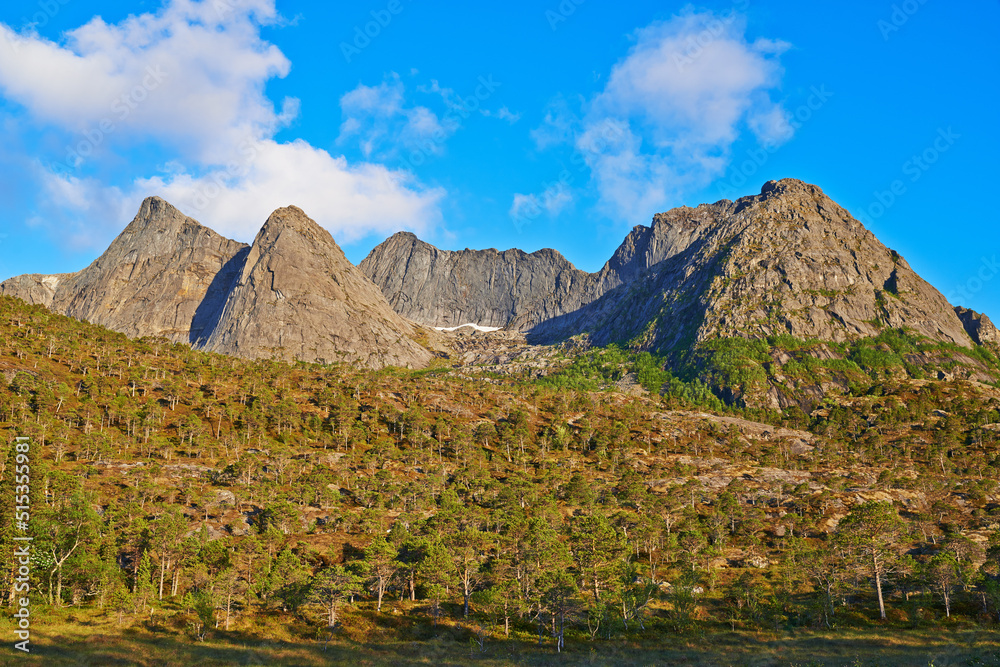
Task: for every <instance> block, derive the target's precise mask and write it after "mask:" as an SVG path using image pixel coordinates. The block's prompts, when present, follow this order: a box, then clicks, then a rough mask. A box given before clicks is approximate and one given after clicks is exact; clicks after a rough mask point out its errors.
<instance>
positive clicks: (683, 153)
mask: <svg viewBox="0 0 1000 667" xmlns="http://www.w3.org/2000/svg"><path fill="white" fill-rule="evenodd" d="M634 38H635V44H634V46H633V47H632V48H631V49H630V51H629V52H628V54H627V55H626V56H625V57H624V58H623V59H622V60H621V61H620V62H619V63H617V64H616V65H615V66H614V68H613V69H612V71H611V74H610V76H609V77H608V82H607V84H606V85H605V87H604V89H603V90H602V91H600V92H599V93H598V94H596V95H594V96H593V97H592V98H590V99H589V100H586V101H584V102H582V103H581V104H579V105H576V104H571V103H570V102H568V101H567V100H565V99H561V98H557V99H556V100H554V101H553V103H552V104H551V105H550V107H549V109H547V112H546V116H545V121H544V122H543V124H542V125H541V126H540V127H538V128H536V130H534V131H533V133H532V137H533V138H534V140H535V143H536V145H537V146H538V147H539V148H540V149H544V148H548V147H550V146H554V145H558V144H570V145H572V146H573V147H574V148H575V149H576V151H577V152H578V153H579V155H581V156H582V159H583V160H584V161H585V163H586V165H587V167H588V168H589V169H590V172H591V176H592V180H593V185H594V186H595V188H596V191H597V193H598V196H599V199H600V206H601V208H602V209H603V211H604V212H605V213H606V214H607V215H609V216H610V217H611V218H612V219H615V220H619V221H627V222H629V223H634V222H635V221H636V220H640V219H644V218H647V217H649V215H651V214H652V213H653V212H655V211H656V210H657V209H660V208H663V207H665V206H667V205H668V204H670V203H672V202H674V201H675V200H677V199H679V198H681V197H682V195H683V193H684V192H686V191H688V190H690V189H692V188H698V187H703V186H705V185H706V184H707V183H708V182H710V181H711V179H713V178H715V177H717V176H719V175H721V174H722V173H724V171H725V168H726V166H727V165H728V163H729V159H730V153H731V148H732V145H733V144H734V143H735V142H736V140H737V139H738V138H739V137H740V136H741V134H742V133H743V132H746V131H748V132H750V133H752V134H753V135H754V136H756V137H757V139H758V141H759V142H761V143H762V144H765V145H769V146H773V145H776V144H779V143H782V142H784V141H787V140H788V139H789V138H790V137H791V136H792V133H793V128H792V126H791V124H790V123H789V120H790V118H789V115H788V113H787V112H786V111H785V110H784V109H783V108H782V107H781V105H780V103H779V102H776V101H774V100H773V99H772V95H773V93H774V91H775V90H777V89H778V87H779V86H780V83H781V76H782V68H781V66H780V63H779V61H778V58H779V56H780V55H781V54H782V53H783V52H784V51H785V50H787V49H788V48H789V45H788V44H787V43H785V42H781V41H776V40H767V39H758V40H755V41H750V40H748V38H747V36H746V21H745V18H744V17H742V16H741V15H740V14H738V13H735V12H732V13H729V14H726V15H716V14H713V13H710V12H693V11H686V12H684V13H682V14H680V15H678V16H675V17H674V18H672V19H670V20H668V21H664V22H657V23H654V24H652V25H649V26H647V27H645V28H643V29H641V30H638V31H637V32H636V33H635V36H634ZM609 129H613V130H614V131H610V132H609Z"/></svg>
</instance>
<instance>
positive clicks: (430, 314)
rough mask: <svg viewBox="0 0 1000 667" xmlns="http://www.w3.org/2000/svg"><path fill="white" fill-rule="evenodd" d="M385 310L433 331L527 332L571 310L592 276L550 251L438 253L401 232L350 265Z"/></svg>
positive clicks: (582, 299)
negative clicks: (384, 302)
mask: <svg viewBox="0 0 1000 667" xmlns="http://www.w3.org/2000/svg"><path fill="white" fill-rule="evenodd" d="M358 268H360V269H361V271H362V272H363V273H364V274H365V275H366V276H368V278H370V279H371V281H372V282H374V283H375V284H376V285H377V286H378V287H379V289H380V290H382V293H383V294H384V295H385V297H386V299H388V301H389V303H390V305H391V306H392V307H393V309H394V310H395V311H396V312H397V313H399V314H401V315H403V316H405V317H408V318H410V319H412V320H415V321H417V322H420V323H421V324H426V325H429V326H437V327H453V326H460V325H462V324H468V323H472V324H479V325H482V326H486V327H506V326H509V325H510V324H511V323H515V322H516V323H517V324H518V326H520V327H522V328H527V329H530V328H531V327H533V326H534V325H536V324H538V323H539V322H541V321H544V320H546V319H551V318H552V317H557V316H559V315H562V314H564V313H568V312H572V311H574V310H577V309H579V308H580V307H581V306H582V305H583V304H584V303H587V302H588V301H589V300H591V299H592V297H591V298H590V299H588V298H586V296H587V295H589V294H592V293H593V292H594V289H595V287H596V280H595V278H594V276H591V275H590V274H588V273H586V272H584V271H580V270H579V269H577V268H575V267H574V266H573V265H572V264H570V263H569V261H567V260H566V258H564V257H563V256H562V255H560V254H559V253H558V252H556V251H555V250H548V249H546V250H539V251H538V252H533V253H531V254H528V253H525V252H522V251H520V250H505V251H503V252H499V251H497V250H463V251H448V250H439V249H437V248H435V247H434V246H432V245H430V244H428V243H424V242H423V241H420V240H419V239H417V237H416V236H414V235H413V234H410V233H408V232H401V233H399V234H395V235H393V236H392V237H390V238H389V239H388V240H386V241H384V242H383V243H382V244H381V245H379V246H378V247H376V248H375V249H374V250H372V251H371V253H369V255H368V256H367V257H366V258H365V259H364V260H363V261H362V262H361V264H359V265H358Z"/></svg>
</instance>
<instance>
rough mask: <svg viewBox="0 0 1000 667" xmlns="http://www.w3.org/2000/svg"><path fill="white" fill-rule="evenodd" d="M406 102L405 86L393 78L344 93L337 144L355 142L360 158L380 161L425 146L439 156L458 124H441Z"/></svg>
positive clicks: (426, 111)
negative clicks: (364, 157) (371, 158)
mask: <svg viewBox="0 0 1000 667" xmlns="http://www.w3.org/2000/svg"><path fill="white" fill-rule="evenodd" d="M405 98H406V89H405V86H404V85H403V82H402V81H401V80H400V78H399V76H398V75H396V74H393V75H392V76H391V77H389V78H388V79H387V80H385V81H383V82H382V83H380V84H379V85H377V86H366V85H364V84H361V85H358V87H357V88H355V89H354V90H351V91H349V92H347V93H345V94H344V95H343V96H342V97H341V98H340V108H341V111H342V113H343V117H344V120H343V122H342V123H341V125H340V136H339V137H338V138H337V143H338V144H341V145H343V144H345V143H348V142H352V141H357V142H358V146H359V148H360V150H361V152H362V154H364V155H365V156H366V157H378V158H380V159H391V158H394V157H396V156H397V155H398V154H399V152H400V151H402V150H407V149H412V148H415V147H423V146H425V145H429V146H431V151H432V152H434V153H440V152H441V151H442V150H443V141H444V140H445V139H447V138H448V137H449V136H450V135H451V134H453V133H454V132H455V130H456V129H457V123H456V122H448V123H442V121H441V119H440V118H439V117H438V115H437V114H436V113H435V112H434V111H431V109H429V108H428V107H426V106H419V105H412V106H407V103H406V99H405Z"/></svg>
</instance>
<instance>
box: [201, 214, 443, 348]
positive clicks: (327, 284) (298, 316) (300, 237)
mask: <svg viewBox="0 0 1000 667" xmlns="http://www.w3.org/2000/svg"><path fill="white" fill-rule="evenodd" d="M420 335H423V336H425V337H426V336H427V335H428V333H427V332H426V331H425V330H421V329H420V328H419V327H416V326H415V325H413V324H412V323H410V322H408V321H406V320H404V319H403V318H402V317H400V316H399V315H397V314H396V313H395V312H393V310H392V308H391V307H390V306H389V304H388V303H387V302H386V300H385V297H383V296H382V293H381V292H380V291H379V290H378V288H376V287H375V285H373V284H372V282H371V281H370V280H368V279H367V278H366V277H365V276H364V275H363V274H362V273H361V272H360V271H359V270H358V268H357V267H355V266H354V265H353V264H351V263H350V262H349V261H348V260H347V258H346V257H344V253H343V251H341V249H340V247H339V246H338V245H337V244H336V243H335V242H334V240H333V237H332V236H331V235H330V233H329V232H328V231H326V230H325V229H323V228H322V227H320V226H319V225H318V224H316V223H315V222H314V221H313V220H311V219H310V218H309V217H308V216H307V215H306V214H305V213H304V212H303V211H302V210H301V209H298V208H296V207H294V206H289V207H287V208H282V209H278V210H277V211H275V212H274V213H273V214H271V217H270V218H269V219H268V220H267V222H266V223H265V224H264V226H263V227H262V228H261V230H260V232H259V233H258V234H257V238H255V239H254V242H253V245H252V246H251V247H250V251H249V252H248V253H247V255H246V259H245V260H244V262H243V266H242V268H241V270H240V272H239V276H238V277H237V278H236V280H235V283H234V285H233V286H232V289H231V291H230V292H229V294H228V297H227V299H226V302H225V305H224V306H223V308H222V312H221V314H220V316H219V319H218V323H217V324H216V325H215V327H214V328H213V330H212V333H211V334H210V335H209V336H208V338H207V340H206V341H205V344H204V346H205V348H206V349H209V350H212V351H215V352H221V353H223V354H231V355H236V356H242V357H251V358H259V357H272V356H276V357H281V358H285V359H303V360H318V361H325V362H334V361H350V362H355V363H358V364H360V365H363V366H368V367H375V368H380V367H382V366H386V365H395V366H416V367H421V366H425V365H427V363H428V362H429V361H430V360H431V358H432V357H433V354H432V353H431V352H429V351H428V350H427V349H426V348H424V347H423V346H421V345H420V344H418V343H417V342H415V341H414V338H417V337H418V336H420Z"/></svg>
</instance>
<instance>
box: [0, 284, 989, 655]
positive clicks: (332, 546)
mask: <svg viewBox="0 0 1000 667" xmlns="http://www.w3.org/2000/svg"><path fill="white" fill-rule="evenodd" d="M0 333H2V336H0V371H2V377H3V382H2V383H0V427H2V428H3V429H4V431H5V433H6V438H5V446H4V449H3V453H2V456H0V460H2V461H3V464H2V471H3V478H2V484H0V497H2V498H3V506H4V507H5V508H6V509H5V510H4V511H3V513H2V514H0V543H2V544H0V548H2V549H3V553H4V554H5V563H6V567H4V568H3V572H2V576H3V578H4V580H3V582H2V584H0V590H3V591H4V595H3V599H4V602H5V603H6V604H8V605H12V604H13V603H14V601H15V598H16V597H17V596H16V595H15V591H14V586H15V580H16V576H17V564H16V563H15V561H14V559H12V558H10V557H9V556H8V554H12V553H13V552H14V541H13V539H14V537H16V536H18V535H20V534H21V533H20V532H19V527H18V526H17V525H16V524H15V521H14V519H15V516H14V507H15V505H16V504H17V503H15V495H16V494H15V490H16V486H17V483H15V474H14V473H15V467H16V466H15V462H16V451H15V446H14V441H15V438H16V437H27V438H30V442H31V448H30V455H29V458H30V461H29V465H30V493H31V517H30V526H29V528H28V533H29V534H30V535H31V536H32V537H33V538H34V542H33V553H32V558H31V582H30V583H31V589H32V601H33V605H34V608H33V613H34V614H36V622H37V626H35V627H37V628H38V629H39V632H43V633H44V628H45V623H46V620H45V619H46V616H47V615H48V616H49V617H50V618H52V619H56V618H58V619H60V621H59V622H60V623H67V624H69V625H72V624H73V623H77V622H80V623H82V621H80V619H91V621H88V622H93V623H103V624H105V625H102V628H105V629H104V630H102V632H112V633H113V632H121V633H123V636H125V637H134V636H135V635H134V634H133V635H129V634H128V633H129V632H132V633H135V632H140V631H141V632H144V633H148V634H149V636H153V637H160V638H168V639H170V640H171V641H175V642H178V643H195V644H197V643H199V642H206V645H207V644H208V643H212V642H216V643H222V644H226V643H227V642H229V643H231V644H232V645H234V646H235V645H241V644H242V645H245V644H246V643H247V642H252V641H258V640H265V639H271V638H274V637H280V638H282V640H283V641H285V642H288V643H289V645H294V644H301V645H303V646H309V647H313V648H314V649H315V651H317V652H318V653H311V654H309V655H310V656H311V657H310V660H312V659H314V658H315V659H316V661H317V662H316V664H320V661H319V658H316V656H320V655H323V654H322V653H321V651H322V650H323V649H324V648H325V647H338V646H339V647H340V650H345V649H344V647H349V646H355V647H368V648H370V647H371V646H374V645H388V644H392V643H393V642H403V643H405V642H415V641H416V642H434V641H441V638H442V637H448V638H450V641H454V642H456V645H458V646H459V647H460V648H459V651H460V652H459V653H458V654H456V655H463V654H462V653H461V651H465V653H464V655H466V656H468V655H470V654H469V651H470V650H472V655H483V656H493V657H497V656H504V655H508V653H505V651H513V650H515V649H514V648H511V647H524V646H528V645H529V644H533V643H537V644H540V645H541V646H542V648H541V649H535V650H540V651H541V652H542V654H549V653H551V652H556V651H559V650H563V649H565V650H568V651H570V652H571V653H573V652H575V653H581V654H582V655H591V656H595V655H596V656H600V655H602V654H607V655H614V654H616V652H617V651H619V650H620V649H621V647H622V645H623V644H622V643H623V642H631V643H633V645H634V646H636V647H639V648H637V649H636V650H637V651H638V650H639V649H642V650H648V651H656V650H660V649H661V648H663V649H665V648H667V647H671V646H677V645H680V644H682V643H684V642H697V640H698V639H697V638H699V637H701V638H702V639H704V638H705V637H712V636H716V635H719V636H722V635H721V633H753V635H754V636H757V637H760V636H761V634H760V633H783V632H795V631H799V630H801V631H807V630H815V631H827V630H833V631H836V632H844V633H849V632H853V631H857V630H859V629H868V628H873V627H875V626H877V627H878V629H879V632H886V633H888V634H889V635H893V634H894V633H898V634H899V635H900V636H906V634H907V633H912V632H915V631H937V630H943V631H955V630H956V629H957V628H964V629H969V628H974V629H977V631H979V630H981V631H982V632H989V633H992V630H993V628H995V626H996V623H997V621H998V619H1000V579H998V576H1000V502H998V497H1000V489H998V482H997V479H998V467H1000V456H998V447H997V445H998V441H1000V390H998V389H997V388H996V387H994V386H992V385H990V384H984V383H981V382H977V381H976V380H975V379H959V378H960V377H961V374H955V373H951V372H945V370H947V369H945V370H942V371H941V372H940V373H938V372H929V371H926V369H924V370H921V368H918V367H917V366H915V365H913V364H914V358H913V355H924V356H926V357H928V359H929V358H930V357H933V356H934V355H937V356H936V357H934V359H936V361H934V363H937V364H939V365H940V364H944V363H945V361H942V359H941V354H943V353H944V352H943V351H942V348H941V347H940V345H938V346H937V347H934V349H933V350H931V349H930V348H929V347H926V346H925V347H923V348H922V347H920V346H921V345H925V344H924V343H921V342H920V341H919V340H917V339H916V338H914V337H912V336H911V335H910V334H906V333H901V332H895V333H894V332H892V331H887V332H885V333H884V334H883V337H882V338H880V339H878V340H875V341H874V342H869V343H865V342H862V343H858V344H856V345H855V346H854V347H853V348H848V347H845V348H844V349H843V350H842V351H841V352H842V353H843V355H844V359H846V360H831V361H828V362H824V363H820V362H818V361H809V359H814V357H811V356H808V355H798V356H796V354H795V349H793V348H795V347H796V346H797V345H798V344H793V341H789V340H782V341H771V342H770V343H769V345H771V347H769V348H768V349H769V350H773V349H774V346H775V345H780V346H783V349H786V350H791V351H790V352H787V353H786V354H784V355H783V357H782V359H783V363H782V364H778V365H775V366H772V365H770V361H769V358H770V357H769V356H768V355H770V354H771V353H770V352H769V351H764V352H761V353H760V354H758V355H757V357H758V362H755V363H757V366H753V365H752V364H749V365H748V363H744V362H743V361H740V360H741V359H747V358H749V359H751V360H752V359H753V358H754V357H753V355H754V354H756V352H755V351H754V350H753V349H750V350H749V351H747V350H746V349H744V348H743V347H740V345H739V344H737V343H733V342H721V343H713V344H712V345H714V346H715V347H710V346H709V347H705V348H700V351H699V352H698V354H697V355H693V356H692V359H691V362H690V363H692V364H695V363H700V366H699V367H698V370H697V371H694V370H693V371H692V372H690V373H688V374H687V375H683V374H681V375H679V376H674V375H672V374H670V373H668V372H666V371H664V370H663V366H662V360H660V359H657V358H656V357H654V356H652V355H649V354H648V353H643V354H634V353H630V352H627V351H622V350H619V349H617V348H608V349H603V350H596V349H595V350H590V351H584V352H580V351H577V352H572V351H569V350H568V351H567V352H566V354H567V355H570V356H569V358H567V359H566V361H565V364H564V366H563V368H562V369H561V370H559V371H556V372H553V373H550V374H549V375H548V376H547V377H544V378H541V379H529V378H527V377H524V378H520V377H503V376H499V375H496V374H492V373H484V372H479V371H477V369H476V368H474V367H462V368H451V367H446V366H441V367H437V368H431V369H427V370H423V371H404V370H397V369H391V368H390V369H387V370H383V371H362V370H358V369H355V368H353V367H351V366H347V365H334V366H320V365H315V364H304V363H303V364H290V363H287V362H271V361H257V362H249V361H243V360H238V359H234V358H230V357H225V356H221V355H216V354H208V353H202V352H196V351H193V350H191V349H190V348H189V347H187V346H185V345H182V344H172V343H168V342H166V341H163V340H151V339H143V340H139V341H132V340H129V339H127V338H126V337H125V336H123V335H121V334H118V333H114V332H111V331H108V330H106V329H103V328H100V327H97V326H93V325H90V324H87V323H81V322H77V321H75V320H72V319H69V318H66V317H62V316H58V315H54V314H52V313H49V312H48V311H46V310H45V309H43V308H41V307H37V306H36V307H33V306H27V305H25V304H24V303H23V302H21V301H18V300H15V299H12V298H8V297H3V298H0ZM900 341H902V342H900ZM905 346H909V347H906V349H903V347H905ZM733 350H736V352H733ZM741 350H742V351H741ZM945 351H946V350H945ZM939 353H940V354H939ZM963 354H967V355H968V354H971V355H972V356H973V357H975V362H976V364H978V365H980V366H981V367H982V368H992V369H994V370H995V364H996V361H995V359H994V358H993V357H992V355H990V354H989V353H988V352H987V351H985V350H983V349H982V348H977V350H975V351H974V352H972V353H968V352H963ZM698 355H700V356H698ZM907 355H909V356H907ZM928 355H929V356H928ZM698 359H700V360H701V361H698ZM896 359H898V360H899V362H898V363H897V361H895V360H896ZM928 363H930V361H928ZM791 364H797V366H791ZM911 366H912V367H911ZM950 367H951V366H949V368H950ZM782 369H784V373H782V372H781V371H782ZM789 369H792V370H796V369H797V370H798V372H800V373H801V374H803V376H805V375H806V374H812V375H810V376H809V379H810V381H811V382H812V381H814V380H816V379H817V378H818V381H820V382H825V383H826V384H825V385H824V386H825V387H826V389H827V391H826V393H825V394H824V395H823V396H819V397H814V400H813V402H814V403H815V406H814V407H811V408H810V409H808V410H807V409H803V407H802V406H801V405H800V404H799V403H795V402H792V401H781V402H776V403H775V405H772V406H771V407H769V408H768V409H763V408H758V409H751V408H739V407H732V405H738V404H740V403H741V401H739V400H735V401H734V400H732V399H734V397H735V398H737V399H738V398H739V397H740V396H744V395H747V394H748V393H750V392H752V391H756V390H757V389H760V390H761V391H765V390H766V387H767V386H768V385H767V382H768V380H769V378H770V379H773V378H774V377H775V375H779V376H781V378H782V379H787V376H789ZM938 376H941V377H945V378H946V379H943V380H940V379H935V378H937V377H938ZM793 379H794V378H793ZM754 383H758V384H757V385H755V384H754ZM727 387H728V388H729V389H730V391H729V392H728V393H727V391H726V388H727ZM755 387H756V388H757V389H755ZM765 393H766V392H765ZM727 399H728V403H729V405H727ZM743 403H745V401H744V402H743ZM67 609H68V610H70V612H72V613H70V612H67ZM67 613H70V615H68V616H67ZM8 616H9V614H8ZM67 619H68V620H67ZM74 619H75V620H74ZM94 619H97V620H94ZM108 628H115V629H117V630H109V629H108ZM43 636H45V635H44V634H43ZM990 636H991V637H992V634H990ZM123 641H124V640H123ZM990 641H991V642H993V640H990ZM58 644H59V641H58V639H52V640H51V641H50V644H44V645H43V646H42V647H41V648H42V649H44V650H51V651H55V652H56V653H58V650H57V648H56V647H57V646H58ZM983 646H986V645H985V644H984V645H983ZM983 646H980V647H979V648H976V647H975V646H973V647H972V648H970V649H969V651H970V652H969V653H968V654H967V655H969V656H977V655H980V656H983V657H982V660H984V662H979V663H974V664H995V663H994V662H988V661H987V660H996V657H997V652H996V644H995V642H993V643H989V645H988V646H989V648H988V649H987V648H983ZM91 648H92V649H93V650H94V651H95V652H97V653H100V651H102V650H105V649H106V647H103V646H96V647H91ZM368 648H365V650H368ZM88 650H90V649H88ZM107 650H110V649H107ZM310 650H313V649H310ZM331 650H334V649H331ZM357 650H362V649H361V648H358V649H357ZM414 650H416V649H414ZM517 650H521V649H517ZM491 651H492V653H491ZM595 652H596V653H595ZM637 655H640V654H639V653H637ZM650 655H652V654H650ZM961 655H963V656H964V655H966V654H965V653H963V654H961ZM133 657H134V658H135V659H136V660H137V661H139V662H140V663H141V661H142V660H144V659H145V660H146V661H147V662H145V663H141V664H166V663H161V662H156V660H157V659H156V658H155V656H153V655H152V654H151V655H150V656H149V657H148V658H143V657H142V656H133ZM813 659H814V660H815V661H816V662H814V663H813V664H846V663H843V662H835V661H834V662H828V661H827V660H826V659H825V658H824V657H823V656H822V655H820V654H817V655H815V656H814V658H813ZM963 659H964V658H963ZM302 660H303V661H305V658H302ZM618 662H619V664H622V661H621V660H619V661H618ZM99 663H100V661H99V660H98V662H95V663H92V664H99ZM212 664H219V663H212ZM225 664H229V663H225ZM296 664H298V663H296ZM303 664H313V663H312V662H303ZM538 664H541V663H538ZM705 664H714V663H705ZM772 664H787V663H772ZM802 664H805V663H802ZM863 664H868V663H863ZM901 664H905V663H901ZM921 664H923V663H921ZM961 664H967V663H961ZM969 664H971V663H969Z"/></svg>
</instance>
